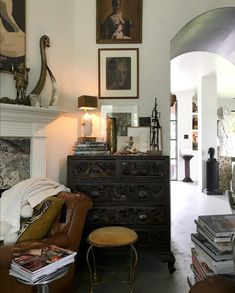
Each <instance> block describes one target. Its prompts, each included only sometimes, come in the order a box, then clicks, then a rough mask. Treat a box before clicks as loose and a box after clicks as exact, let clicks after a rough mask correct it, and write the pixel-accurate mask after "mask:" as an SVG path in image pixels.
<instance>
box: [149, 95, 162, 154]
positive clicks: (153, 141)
mask: <svg viewBox="0 0 235 293" xmlns="http://www.w3.org/2000/svg"><path fill="white" fill-rule="evenodd" d="M159 118H160V112H159V111H158V105H157V98H155V105H154V108H153V111H152V115H151V127H150V149H151V150H153V151H157V152H161V126H160V121H159Z"/></svg>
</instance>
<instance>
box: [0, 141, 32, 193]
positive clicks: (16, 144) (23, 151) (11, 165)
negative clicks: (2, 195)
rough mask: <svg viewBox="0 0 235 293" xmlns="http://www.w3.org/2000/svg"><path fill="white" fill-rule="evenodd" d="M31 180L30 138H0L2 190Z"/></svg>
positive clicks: (0, 183)
mask: <svg viewBox="0 0 235 293" xmlns="http://www.w3.org/2000/svg"><path fill="white" fill-rule="evenodd" d="M28 178H30V138H25V137H22V138H21V137H0V189H6V188H10V187H12V186H13V185H15V184H16V183H18V182H20V181H22V180H25V179H28Z"/></svg>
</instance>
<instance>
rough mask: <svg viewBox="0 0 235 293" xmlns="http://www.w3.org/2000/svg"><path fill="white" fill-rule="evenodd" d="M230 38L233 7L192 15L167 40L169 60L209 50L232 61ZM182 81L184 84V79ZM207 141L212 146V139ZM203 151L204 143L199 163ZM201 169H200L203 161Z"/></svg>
mask: <svg viewBox="0 0 235 293" xmlns="http://www.w3.org/2000/svg"><path fill="white" fill-rule="evenodd" d="M234 41H235V7H226V8H219V9H214V10H211V11H208V12H205V13H203V14H201V15H199V16H198V17H196V18H194V19H193V20H191V21H190V22H189V23H187V24H186V25H185V26H184V27H183V28H182V29H181V30H180V31H179V32H178V33H177V34H176V35H175V37H174V38H173V39H172V41H171V60H173V59H175V58H177V57H179V56H182V55H183V54H185V55H188V54H189V53H190V52H194V53H195V52H204V53H205V52H210V53H213V54H217V55H220V56H222V57H224V58H226V59H227V60H229V62H231V63H233V64H235V45H234ZM196 62H197V58H195V57H194V64H196ZM193 67H194V66H192V68H193ZM184 82H185V83H186V80H184ZM173 93H174V92H173ZM234 95H235V92H234ZM192 96H193V94H192ZM179 111H180V109H179ZM178 114H179V113H178ZM215 115H216V114H215ZM215 123H216V118H215ZM181 135H183V134H181ZM190 136H191V133H190ZM185 137H187V133H185ZM211 143H212V144H214V145H213V146H214V147H216V139H215V140H214V142H213V141H212V142H211ZM207 150H208V146H202V149H200V153H201V157H200V156H199V158H198V159H199V160H200V161H201V162H203V161H205V160H206V159H207ZM179 151H180V150H179ZM202 154H204V155H202ZM178 155H179V152H178ZM178 159H179V158H178ZM201 168H202V169H203V163H202V166H201ZM203 172H204V173H205V170H204V171H202V177H205V176H204V175H203ZM202 185H203V182H202Z"/></svg>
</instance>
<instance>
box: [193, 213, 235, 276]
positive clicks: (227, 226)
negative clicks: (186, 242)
mask: <svg viewBox="0 0 235 293" xmlns="http://www.w3.org/2000/svg"><path fill="white" fill-rule="evenodd" d="M195 223H196V225H197V226H196V228H197V233H193V234H191V239H192V242H193V244H194V247H193V248H192V264H191V269H192V271H193V274H194V277H195V281H199V280H203V279H205V278H206V277H208V276H213V275H226V276H228V277H229V276H234V259H233V253H232V242H231V235H232V233H235V214H229V215H205V216H199V217H198V219H197V220H195Z"/></svg>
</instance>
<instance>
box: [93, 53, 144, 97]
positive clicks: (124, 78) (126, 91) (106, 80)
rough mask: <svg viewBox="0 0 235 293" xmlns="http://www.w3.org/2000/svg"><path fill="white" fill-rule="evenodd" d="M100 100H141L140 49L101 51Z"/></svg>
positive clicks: (99, 63)
mask: <svg viewBox="0 0 235 293" xmlns="http://www.w3.org/2000/svg"><path fill="white" fill-rule="evenodd" d="M98 55H99V56H98V58H99V62H98V73H99V80H98V82H99V98H100V99H138V98H139V49H138V48H135V49H99V51H98Z"/></svg>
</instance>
